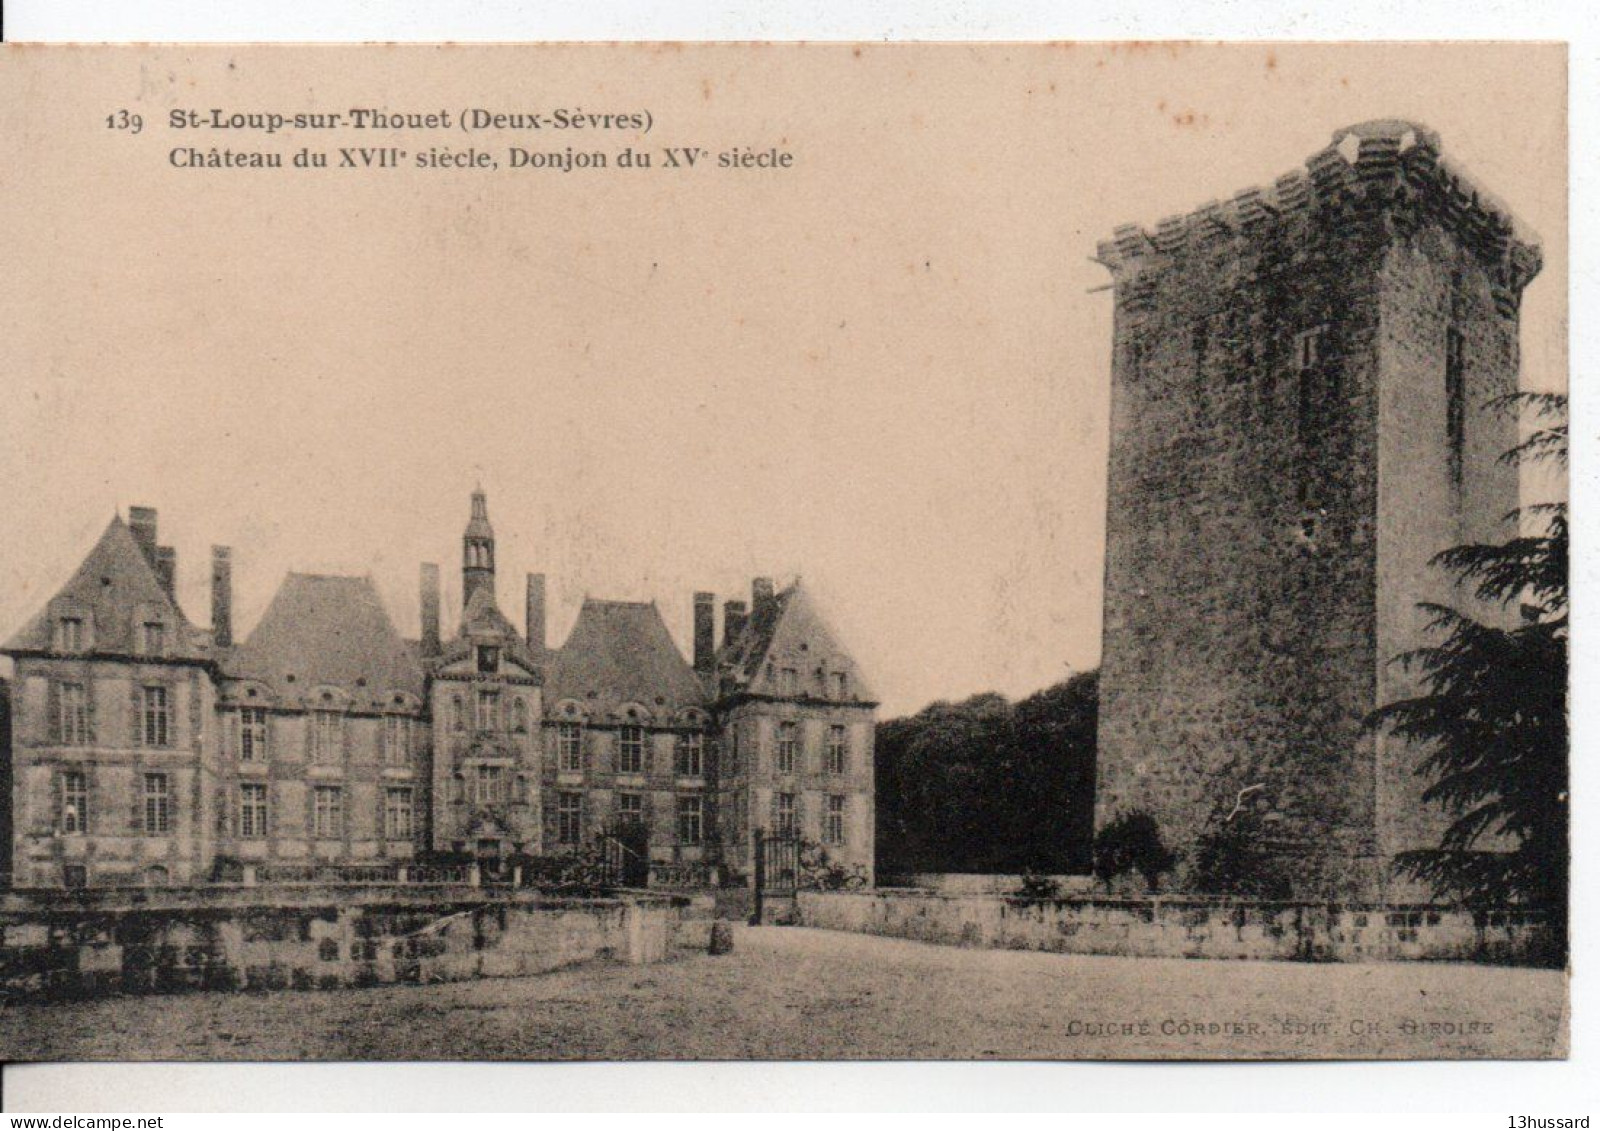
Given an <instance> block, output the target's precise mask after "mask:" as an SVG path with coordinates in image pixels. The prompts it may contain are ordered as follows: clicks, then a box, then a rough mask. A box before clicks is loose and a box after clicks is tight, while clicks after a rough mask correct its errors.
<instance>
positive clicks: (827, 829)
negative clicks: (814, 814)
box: [822, 793, 844, 844]
mask: <svg viewBox="0 0 1600 1131" xmlns="http://www.w3.org/2000/svg"><path fill="white" fill-rule="evenodd" d="M822 840H823V842H824V843H825V844H843V843H844V797H843V795H842V794H837V793H835V794H830V795H829V796H828V809H827V812H825V813H824V814H823V819H822Z"/></svg>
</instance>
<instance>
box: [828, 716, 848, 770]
mask: <svg viewBox="0 0 1600 1131" xmlns="http://www.w3.org/2000/svg"><path fill="white" fill-rule="evenodd" d="M849 760H850V740H849V737H848V733H847V732H846V731H845V729H844V727H842V726H840V725H838V724H834V725H833V726H830V727H829V728H828V758H827V770H828V773H830V774H842V773H844V772H845V771H846V769H847V768H848V766H849Z"/></svg>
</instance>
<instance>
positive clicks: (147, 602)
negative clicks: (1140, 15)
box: [0, 42, 1571, 1062]
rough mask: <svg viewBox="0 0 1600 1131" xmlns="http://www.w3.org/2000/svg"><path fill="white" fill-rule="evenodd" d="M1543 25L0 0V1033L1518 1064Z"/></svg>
mask: <svg viewBox="0 0 1600 1131" xmlns="http://www.w3.org/2000/svg"><path fill="white" fill-rule="evenodd" d="M1567 60H1568V53H1567V49H1566V47H1565V46H1564V45H1562V44H1557V43H1510V42H1478V43H1409V44H1408V43H1315V44H1314V43H1299V44H1294V43H1280V44H1273V43H1242V42H1235V43H1209V44H1200V43H1078V44H1075V43H1056V44H1044V43H1032V44H1003V43H985V44H978V43H967V44H888V43H859V44H849V43H834V44H807V45H802V44H775V43H773V44H760V43H740V44H733V43H702V44H689V43H656V44H609V45H600V44H582V45H580V44H554V43H551V44H542V45H526V44H524V45H452V46H442V45H394V44H389V45H367V46H330V45H324V46H311V45H298V46H270V45H260V44H256V45H205V46H200V45H191V46H176V45H167V46H161V45H139V46H111V45H101V46H87V45H86V46H76V45H59V46H17V45H14V44H13V45H7V46H5V47H0V153H3V155H4V158H5V160H4V161H0V186H3V188H0V200H3V202H4V203H3V207H4V209H5V211H6V213H7V217H6V219H7V222H6V223H5V224H4V225H0V264H3V265H4V266H3V267H0V334H3V340H4V341H5V343H6V349H5V359H4V362H3V363H0V372H3V374H4V377H3V386H0V390H3V393H4V395H3V397H0V481H3V482H4V484H5V489H4V490H3V491H0V529H4V530H5V532H6V535H5V537H4V539H3V540H0V1060H4V1061H9V1062H40V1061H207V1062H210V1061H451V1062H456V1061H589V1062H593V1061H752V1060H755V1061H817V1060H822V1061H853V1060H861V1061H920V1060H945V1061H991V1060H1026V1061H1074V1060H1082V1061H1103V1060H1183V1061H1196V1060H1199V1061H1209V1060H1349V1059H1368V1060H1459V1059H1492V1060H1499V1059H1518V1060H1545V1059H1560V1058H1564V1057H1566V1056H1567V1054H1568V1047H1569V1028H1570V1008H1569V994H1568V966H1569V920H1570V908H1569V864H1570V858H1571V851H1570V848H1569V824H1570V822H1569V815H1568V788H1569V786H1568V774H1569V742H1568V684H1569V679H1568V644H1569V631H1568V613H1569V609H1568V590H1569V572H1568V511H1567V497H1568V496H1567V487H1568V470H1567V463H1568V428H1567V388H1568V358H1567V318H1568V309H1567V285H1568V283H1567V280H1568V261H1567V248H1568V166H1567V152H1568V150H1567V125H1568V118H1567V101H1566V99H1567Z"/></svg>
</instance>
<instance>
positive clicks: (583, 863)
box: [514, 842, 617, 896]
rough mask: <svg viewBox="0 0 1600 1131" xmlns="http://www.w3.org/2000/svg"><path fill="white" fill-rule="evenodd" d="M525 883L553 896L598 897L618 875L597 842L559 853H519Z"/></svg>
mask: <svg viewBox="0 0 1600 1131" xmlns="http://www.w3.org/2000/svg"><path fill="white" fill-rule="evenodd" d="M514 862H515V863H518V864H521V865H522V882H523V884H524V885H526V886H527V887H532V888H538V889H539V890H540V891H543V892H548V893H550V894H552V895H569V896H597V895H607V894H610V892H611V891H612V890H613V889H614V887H615V885H616V882H617V877H616V875H615V874H614V872H613V870H612V869H611V868H610V867H609V866H608V865H607V863H606V855H605V851H604V849H603V848H602V847H601V846H600V844H599V843H598V842H595V843H593V844H590V845H587V846H585V847H582V848H576V849H573V850H572V851H571V852H566V853H562V854H561V855H559V856H520V857H517V858H515V860H514Z"/></svg>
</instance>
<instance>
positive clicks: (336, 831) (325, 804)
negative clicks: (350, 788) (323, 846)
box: [311, 785, 344, 840]
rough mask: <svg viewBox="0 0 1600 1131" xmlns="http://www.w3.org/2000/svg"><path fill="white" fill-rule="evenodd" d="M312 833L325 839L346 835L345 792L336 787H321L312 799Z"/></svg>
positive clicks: (318, 787)
mask: <svg viewBox="0 0 1600 1131" xmlns="http://www.w3.org/2000/svg"><path fill="white" fill-rule="evenodd" d="M312 801H313V805H312V812H311V819H312V831H313V832H314V833H315V835H317V836H319V837H322V838H323V839H325V840H326V839H337V838H339V837H341V836H343V835H344V790H342V789H340V788H339V787H338V786H336V785H319V786H317V789H316V794H315V796H314V797H313V799H312Z"/></svg>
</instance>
